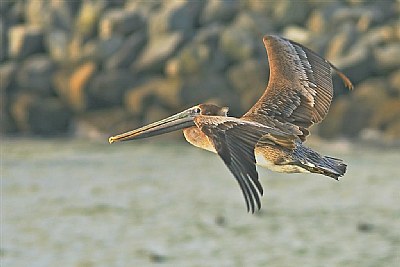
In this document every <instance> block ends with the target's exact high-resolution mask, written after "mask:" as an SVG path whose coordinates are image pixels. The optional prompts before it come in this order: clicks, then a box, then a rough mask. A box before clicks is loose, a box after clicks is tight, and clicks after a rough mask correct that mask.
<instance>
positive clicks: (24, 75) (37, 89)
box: [17, 55, 55, 95]
mask: <svg viewBox="0 0 400 267" xmlns="http://www.w3.org/2000/svg"><path fill="white" fill-rule="evenodd" d="M54 70H55V65H54V63H53V62H52V61H51V59H50V58H49V57H48V56H47V55H35V56H31V57H30V58H28V59H26V60H25V61H24V62H23V63H22V66H21V68H20V69H19V70H18V74H17V85H18V86H19V87H20V88H22V89H25V90H29V91H32V92H34V93H38V94H41V95H50V94H51V93H52V92H53V84H52V75H53V72H54Z"/></svg>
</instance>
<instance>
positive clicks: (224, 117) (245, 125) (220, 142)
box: [109, 35, 353, 213]
mask: <svg viewBox="0 0 400 267" xmlns="http://www.w3.org/2000/svg"><path fill="white" fill-rule="evenodd" d="M263 42H264V45H265V48H266V50H267V53H268V60H269V68H270V76H269V77H270V78H269V82H268V86H267V88H266V90H265V92H264V94H263V95H262V96H261V98H260V99H259V100H258V101H257V103H256V104H255V105H254V106H253V107H252V108H251V109H250V110H249V111H247V112H246V114H244V115H243V116H242V117H241V118H234V117H229V116H228V108H227V107H219V106H216V105H213V104H200V105H196V106H194V107H191V108H189V109H186V110H184V111H182V112H180V113H178V114H175V115H172V116H170V117H168V118H166V119H163V120H160V121H158V122H154V123H151V124H149V125H146V126H143V127H141V128H139V129H136V130H133V131H129V132H126V133H122V134H119V135H116V136H112V137H110V138H109V142H110V143H114V142H117V141H127V140H134V139H141V138H147V137H151V136H155V135H160V134H163V133H168V132H171V131H176V130H179V129H183V134H184V136H185V138H186V140H187V141H188V142H189V143H191V144H192V145H194V146H196V147H199V148H202V149H205V150H209V151H211V152H214V153H217V154H218V155H219V156H220V157H221V158H222V160H223V161H224V163H225V165H226V166H227V167H228V168H229V170H230V171H231V172H232V174H233V176H234V177H235V178H236V180H237V182H238V183H239V186H240V188H241V190H242V193H243V196H244V198H245V202H246V206H247V211H251V212H252V213H254V211H255V210H257V209H258V210H259V209H260V208H261V202H260V197H261V196H262V195H263V188H262V186H261V184H260V181H259V180H258V173H257V170H256V164H257V165H260V166H262V167H266V168H268V169H270V170H272V171H277V172H284V173H304V172H311V173H318V174H322V175H325V176H329V177H332V178H334V179H336V180H338V179H339V177H341V176H343V175H344V173H345V172H346V167H347V165H346V164H345V163H343V161H342V160H341V159H337V158H333V157H329V156H323V155H321V154H319V153H318V152H316V151H314V150H312V149H311V148H308V147H306V146H305V145H304V144H303V142H304V141H305V140H306V137H307V136H308V135H309V130H308V128H309V127H310V126H311V125H313V124H314V123H319V122H321V121H322V120H323V119H324V117H325V116H326V114H327V113H328V109H329V106H330V104H331V101H332V96H333V84H332V76H331V75H332V73H331V70H332V69H333V70H335V71H336V73H337V74H338V75H339V76H340V78H341V79H342V80H343V82H344V84H345V85H346V86H347V87H348V88H349V89H352V88H353V85H352V83H351V81H350V80H349V79H348V78H347V77H346V76H345V75H344V74H343V73H341V72H340V71H339V70H338V69H337V68H336V67H335V66H333V65H332V64H331V63H330V62H328V61H327V60H325V59H324V58H322V57H320V56H319V55H317V54H316V53H314V52H313V51H311V50H310V49H308V48H306V47H304V46H302V45H301V44H298V43H296V42H293V41H291V40H287V39H285V38H282V37H278V36H274V35H267V36H265V37H264V38H263Z"/></svg>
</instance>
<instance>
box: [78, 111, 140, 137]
mask: <svg viewBox="0 0 400 267" xmlns="http://www.w3.org/2000/svg"><path fill="white" fill-rule="evenodd" d="M138 126H139V121H138V120H137V119H135V118H133V117H131V116H129V115H128V114H127V113H126V112H125V110H124V109H123V108H121V107H112V108H105V109H99V110H92V111H89V112H86V113H83V114H80V115H79V116H78V117H77V119H76V122H75V123H74V129H73V132H74V136H77V137H82V138H90V139H102V140H107V137H108V136H110V135H115V134H119V133H122V132H125V131H128V130H131V129H134V128H136V127H138Z"/></svg>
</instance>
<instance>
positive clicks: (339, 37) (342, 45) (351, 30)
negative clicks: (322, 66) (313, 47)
mask: <svg viewBox="0 0 400 267" xmlns="http://www.w3.org/2000/svg"><path fill="white" fill-rule="evenodd" d="M357 38H358V34H357V30H356V29H355V27H354V26H353V25H351V24H346V25H344V26H343V27H342V28H341V29H340V31H339V32H338V33H336V34H335V35H334V36H333V37H332V38H331V40H330V42H329V44H328V47H327V49H326V52H325V57H326V58H327V59H328V60H330V61H333V60H335V59H336V58H340V57H342V56H343V55H346V54H347V53H348V52H349V49H350V48H351V47H352V46H353V45H354V43H355V41H356V40H357Z"/></svg>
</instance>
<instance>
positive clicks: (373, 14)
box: [331, 2, 395, 31]
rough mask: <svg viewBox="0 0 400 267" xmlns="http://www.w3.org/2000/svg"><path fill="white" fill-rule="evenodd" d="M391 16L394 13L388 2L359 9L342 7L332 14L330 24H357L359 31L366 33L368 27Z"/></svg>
mask: <svg viewBox="0 0 400 267" xmlns="http://www.w3.org/2000/svg"><path fill="white" fill-rule="evenodd" d="M393 14H395V13H394V11H393V7H392V4H391V3H390V2H381V4H380V5H379V4H376V5H366V6H359V7H349V6H343V7H341V8H337V9H336V10H335V11H334V12H333V14H332V20H331V23H332V24H333V25H334V26H337V25H340V24H342V23H343V22H351V23H354V24H356V23H357V24H358V27H359V30H361V31H366V30H367V29H368V28H370V26H373V25H376V24H377V23H382V22H383V21H385V20H386V19H388V18H390V17H392V16H393Z"/></svg>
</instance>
